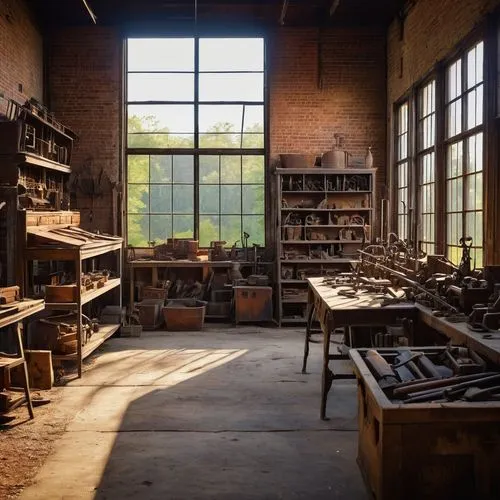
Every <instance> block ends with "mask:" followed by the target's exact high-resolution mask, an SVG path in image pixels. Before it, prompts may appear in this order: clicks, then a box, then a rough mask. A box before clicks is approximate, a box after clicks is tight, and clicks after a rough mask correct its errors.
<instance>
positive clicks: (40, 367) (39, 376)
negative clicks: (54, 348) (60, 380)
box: [12, 349, 54, 390]
mask: <svg viewBox="0 0 500 500" xmlns="http://www.w3.org/2000/svg"><path fill="white" fill-rule="evenodd" d="M24 355H25V358H26V364H27V366H28V376H29V385H30V388H31V389H41V390H48V389H52V386H53V385H54V369H53V367H52V353H51V351H33V350H28V349H26V350H25V351H24ZM23 370H24V368H23V366H17V367H16V368H14V369H13V370H12V384H13V385H16V386H18V387H22V381H23V377H24V374H23Z"/></svg>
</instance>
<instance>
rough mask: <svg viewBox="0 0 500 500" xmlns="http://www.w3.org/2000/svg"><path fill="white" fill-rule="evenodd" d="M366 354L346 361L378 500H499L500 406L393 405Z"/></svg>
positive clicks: (361, 451)
mask: <svg viewBox="0 0 500 500" xmlns="http://www.w3.org/2000/svg"><path fill="white" fill-rule="evenodd" d="M424 349H425V348H418V350H419V351H422V350H424ZM432 349H433V350H434V351H436V350H438V349H439V348H432ZM365 352H366V349H353V350H351V351H350V352H349V355H350V356H351V359H352V360H353V362H354V372H355V374H356V378H357V380H358V424H359V443H358V464H359V466H360V468H361V472H362V474H363V476H364V479H365V482H366V485H367V487H368V489H369V490H370V492H371V493H372V494H373V496H374V498H376V499H377V500H392V499H394V500H400V499H405V500H410V499H422V498H425V499H426V500H427V499H440V500H443V499H444V498H464V499H465V498H467V499H469V498H470V499H479V498H481V499H490V498H491V499H493V498H495V499H497V498H500V475H499V474H498V463H499V460H500V424H499V422H500V403H498V402H484V403H467V402H455V403H418V404H417V403H415V404H405V405H403V404H394V403H392V402H391V401H390V400H389V399H388V398H387V397H386V395H385V394H384V392H383V391H382V389H381V388H380V386H379V385H378V383H377V381H376V380H375V378H374V377H373V375H372V374H371V372H370V370H369V368H368V367H367V366H366V364H365V362H364V360H363V356H364V353H365Z"/></svg>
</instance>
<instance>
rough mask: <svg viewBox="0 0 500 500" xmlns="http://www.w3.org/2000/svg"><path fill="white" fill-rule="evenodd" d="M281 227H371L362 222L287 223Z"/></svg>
mask: <svg viewBox="0 0 500 500" xmlns="http://www.w3.org/2000/svg"><path fill="white" fill-rule="evenodd" d="M280 227H281V228H287V227H308V228H312V227H333V228H339V227H340V228H344V229H352V228H363V227H370V226H369V225H368V224H366V225H364V226H363V225H362V224H308V225H296V226H291V225H285V226H280Z"/></svg>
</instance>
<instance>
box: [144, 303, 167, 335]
mask: <svg viewBox="0 0 500 500" xmlns="http://www.w3.org/2000/svg"><path fill="white" fill-rule="evenodd" d="M164 303H165V301H164V300H163V299H145V300H143V301H142V302H140V303H139V304H138V305H137V308H138V309H139V323H140V324H141V325H142V327H143V328H144V329H145V330H147V329H149V330H154V329H155V328H158V327H159V326H160V325H161V324H162V323H163V317H162V312H161V310H162V307H163V304H164Z"/></svg>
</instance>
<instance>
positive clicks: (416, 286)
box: [358, 250, 458, 313]
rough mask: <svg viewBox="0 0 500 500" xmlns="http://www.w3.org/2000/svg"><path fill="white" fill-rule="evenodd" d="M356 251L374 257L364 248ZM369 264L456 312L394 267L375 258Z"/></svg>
mask: <svg viewBox="0 0 500 500" xmlns="http://www.w3.org/2000/svg"><path fill="white" fill-rule="evenodd" d="M358 252H359V253H360V254H361V255H362V256H365V257H375V256H374V255H372V254H370V253H368V252H365V251H364V250H358ZM375 258H376V257H375ZM370 265H373V266H375V267H378V268H379V269H382V271H386V272H388V273H390V274H393V275H394V276H396V277H397V278H399V279H402V280H403V281H405V282H406V283H408V284H409V285H411V286H413V287H415V288H416V289H417V290H420V291H421V292H422V293H425V294H426V295H428V296H429V297H431V298H432V299H433V300H435V301H436V302H438V303H439V304H441V305H442V306H444V307H445V308H446V309H449V310H450V311H452V312H455V313H456V312H458V310H457V309H456V308H455V307H453V306H451V305H450V304H448V302H446V301H445V300H443V299H442V298H441V297H439V295H436V294H434V293H432V292H430V291H429V290H427V288H425V287H424V286H422V285H421V284H420V283H417V282H416V281H414V280H412V279H410V278H408V277H407V276H406V275H405V274H404V273H402V272H400V271H396V270H395V269H391V268H390V267H387V266H384V265H383V264H380V263H379V262H377V261H376V260H375V262H370Z"/></svg>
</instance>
